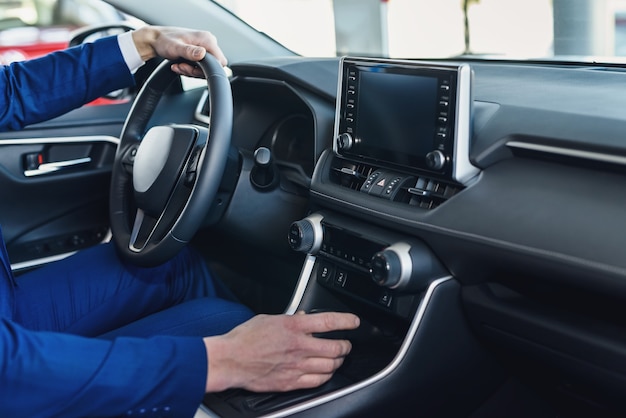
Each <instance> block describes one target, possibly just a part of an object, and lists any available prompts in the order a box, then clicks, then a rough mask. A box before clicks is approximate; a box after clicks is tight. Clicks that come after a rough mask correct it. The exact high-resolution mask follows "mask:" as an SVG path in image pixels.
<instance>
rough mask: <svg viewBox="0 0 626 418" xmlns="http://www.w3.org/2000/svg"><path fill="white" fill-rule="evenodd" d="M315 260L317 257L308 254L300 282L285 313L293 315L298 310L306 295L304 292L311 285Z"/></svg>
mask: <svg viewBox="0 0 626 418" xmlns="http://www.w3.org/2000/svg"><path fill="white" fill-rule="evenodd" d="M315 260H316V258H315V256H313V255H307V256H306V258H305V260H304V264H303V265H302V270H301V271H300V277H299V278H298V284H297V285H296V289H295V290H294V292H293V295H292V296H291V301H290V302H289V305H287V309H285V313H286V314H287V315H293V314H295V313H296V312H297V310H298V306H300V302H302V298H303V297H304V292H305V290H306V288H307V286H308V285H309V281H310V280H311V275H312V273H313V266H314V265H315Z"/></svg>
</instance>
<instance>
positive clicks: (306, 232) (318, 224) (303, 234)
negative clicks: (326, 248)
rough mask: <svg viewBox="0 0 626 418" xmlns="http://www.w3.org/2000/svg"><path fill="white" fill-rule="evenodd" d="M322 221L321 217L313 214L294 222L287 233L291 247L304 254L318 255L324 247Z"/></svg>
mask: <svg viewBox="0 0 626 418" xmlns="http://www.w3.org/2000/svg"><path fill="white" fill-rule="evenodd" d="M322 219H323V217H322V216H321V215H319V214H313V215H310V216H307V217H306V218H304V219H302V220H299V221H296V222H293V223H292V224H291V226H290V227H289V232H288V233H287V241H288V242H289V246H290V247H291V248H292V249H293V250H295V251H299V252H302V253H307V254H315V253H317V251H319V249H320V247H321V245H322V238H323V229H322Z"/></svg>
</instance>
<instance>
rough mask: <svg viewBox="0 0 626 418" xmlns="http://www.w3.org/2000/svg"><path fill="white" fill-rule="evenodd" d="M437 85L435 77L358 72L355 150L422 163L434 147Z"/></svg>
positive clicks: (377, 157)
mask: <svg viewBox="0 0 626 418" xmlns="http://www.w3.org/2000/svg"><path fill="white" fill-rule="evenodd" d="M438 85H439V80H438V79H437V78H436V77H425V76H416V75H406V74H399V73H392V72H375V71H363V72H361V73H360V76H359V87H358V90H359V96H358V102H357V112H358V113H357V119H356V120H357V124H356V126H355V129H356V130H355V133H354V136H355V139H356V144H357V147H358V149H355V151H357V152H358V153H359V154H361V155H362V156H365V157H371V158H376V159H383V160H388V161H394V162H395V163H397V164H401V165H413V164H415V163H416V162H421V161H422V160H423V158H424V157H425V156H426V154H427V153H428V152H430V151H432V150H433V140H434V137H435V130H436V121H437V104H438V97H437V93H438V90H437V89H438Z"/></svg>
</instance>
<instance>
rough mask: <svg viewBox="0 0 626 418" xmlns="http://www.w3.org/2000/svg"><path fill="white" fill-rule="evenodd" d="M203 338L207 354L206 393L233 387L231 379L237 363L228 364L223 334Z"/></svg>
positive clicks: (227, 350)
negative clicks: (232, 365)
mask: <svg viewBox="0 0 626 418" xmlns="http://www.w3.org/2000/svg"><path fill="white" fill-rule="evenodd" d="M203 340H204V347H205V349H206V356H207V381H206V387H205V391H206V393H210V392H221V391H223V390H226V389H230V388H232V387H234V386H235V385H234V384H233V381H232V380H233V377H234V375H235V374H236V372H237V370H236V367H237V365H236V364H235V365H234V367H231V366H230V363H231V361H230V359H229V356H228V355H227V354H228V353H229V350H230V349H229V347H228V344H227V340H226V339H225V337H223V336H215V337H205V338H204V339H203Z"/></svg>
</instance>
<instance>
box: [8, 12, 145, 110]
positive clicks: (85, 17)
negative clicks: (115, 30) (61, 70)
mask: <svg viewBox="0 0 626 418" xmlns="http://www.w3.org/2000/svg"><path fill="white" fill-rule="evenodd" d="M122 21H134V22H135V24H137V26H139V24H140V23H141V22H139V21H138V20H136V19H133V18H132V17H131V16H128V15H126V14H124V13H122V12H120V11H118V10H117V9H115V8H114V7H113V6H111V5H110V4H108V3H105V2H104V1H101V0H0V65H7V64H10V63H11V62H15V61H23V60H28V59H33V58H37V57H39V56H42V55H45V54H48V53H50V52H53V51H56V50H59V49H64V48H67V47H68V45H69V41H70V38H71V36H72V33H73V32H74V31H75V30H77V29H80V28H82V27H85V26H91V25H98V24H107V23H116V22H122ZM128 99H129V97H128V95H127V92H125V91H119V92H113V93H112V94H110V95H108V96H107V97H103V98H100V99H98V100H96V101H94V102H92V103H90V105H101V104H112V103H119V102H125V101H128Z"/></svg>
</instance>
